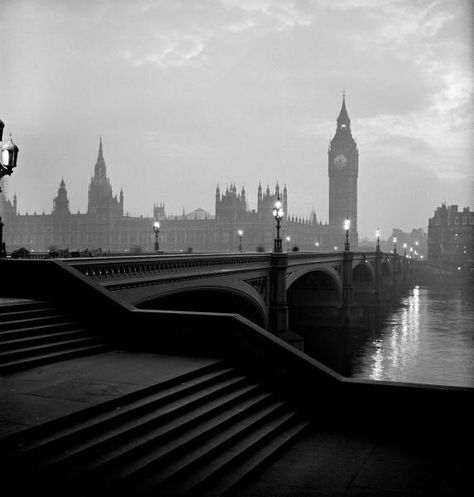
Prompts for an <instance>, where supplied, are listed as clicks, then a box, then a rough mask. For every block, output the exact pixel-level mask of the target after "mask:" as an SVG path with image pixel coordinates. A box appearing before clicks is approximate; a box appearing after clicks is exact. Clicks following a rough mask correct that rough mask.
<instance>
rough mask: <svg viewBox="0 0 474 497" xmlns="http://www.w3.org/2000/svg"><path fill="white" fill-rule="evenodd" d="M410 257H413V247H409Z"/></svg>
mask: <svg viewBox="0 0 474 497" xmlns="http://www.w3.org/2000/svg"><path fill="white" fill-rule="evenodd" d="M410 259H413V247H410Z"/></svg>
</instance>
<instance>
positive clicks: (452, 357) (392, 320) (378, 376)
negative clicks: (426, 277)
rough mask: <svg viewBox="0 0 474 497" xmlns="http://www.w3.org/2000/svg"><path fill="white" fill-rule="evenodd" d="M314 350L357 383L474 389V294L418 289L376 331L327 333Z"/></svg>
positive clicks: (322, 336)
mask: <svg viewBox="0 0 474 497" xmlns="http://www.w3.org/2000/svg"><path fill="white" fill-rule="evenodd" d="M314 331H316V330H314ZM314 331H313V332H314ZM314 345H316V344H314ZM314 345H313V347H312V348H313V352H309V351H308V353H310V354H311V355H313V357H315V358H316V359H319V360H321V362H323V363H326V364H327V365H328V366H330V367H333V368H334V369H336V370H337V371H339V372H340V373H342V374H343V375H345V376H350V377H352V378H365V379H373V380H384V381H397V382H410V383H425V384H426V383H428V384H436V385H452V386H464V387H474V301H473V299H472V294H471V295H466V294H462V293H461V291H459V290H456V289H449V290H442V289H440V288H431V287H423V286H416V287H414V288H413V289H412V290H411V291H410V292H409V293H408V294H407V295H406V296H404V297H402V298H401V300H400V303H399V304H398V305H397V306H394V308H393V309H392V310H391V311H390V312H388V313H387V314H386V315H385V318H384V319H383V320H382V321H381V323H380V325H379V326H377V327H376V328H375V329H372V330H348V331H346V332H344V333H337V332H336V333H334V330H332V332H331V331H323V332H322V334H321V336H320V339H319V340H318V346H317V347H314ZM315 352H316V353H315Z"/></svg>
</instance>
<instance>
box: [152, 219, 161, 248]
mask: <svg viewBox="0 0 474 497" xmlns="http://www.w3.org/2000/svg"><path fill="white" fill-rule="evenodd" d="M153 231H154V233H155V251H156V252H158V251H159V250H160V242H159V241H158V237H159V235H160V221H155V222H154V223H153Z"/></svg>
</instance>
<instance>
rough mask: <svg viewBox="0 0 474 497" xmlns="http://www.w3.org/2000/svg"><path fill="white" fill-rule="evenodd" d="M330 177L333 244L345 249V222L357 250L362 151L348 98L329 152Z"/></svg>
mask: <svg viewBox="0 0 474 497" xmlns="http://www.w3.org/2000/svg"><path fill="white" fill-rule="evenodd" d="M328 174H329V225H330V226H331V231H330V236H331V240H330V245H331V246H339V247H343V246H344V238H345V232H344V229H343V227H344V220H345V219H347V218H348V219H349V220H350V222H351V225H350V231H349V240H350V243H351V248H352V249H356V248H357V244H358V234H357V178H358V174H359V150H358V149H357V143H356V141H355V140H354V138H353V137H352V133H351V120H350V119H349V114H348V113H347V109H346V100H345V96H343V99H342V107H341V111H340V113H339V116H338V118H337V128H336V134H335V135H334V138H333V139H332V140H331V142H330V144H329V149H328Z"/></svg>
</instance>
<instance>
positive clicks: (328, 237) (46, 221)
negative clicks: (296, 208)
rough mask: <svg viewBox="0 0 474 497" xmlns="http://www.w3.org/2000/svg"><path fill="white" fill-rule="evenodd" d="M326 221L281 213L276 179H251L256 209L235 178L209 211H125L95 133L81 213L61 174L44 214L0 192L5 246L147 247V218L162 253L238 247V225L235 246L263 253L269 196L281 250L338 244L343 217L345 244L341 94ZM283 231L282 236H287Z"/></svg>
mask: <svg viewBox="0 0 474 497" xmlns="http://www.w3.org/2000/svg"><path fill="white" fill-rule="evenodd" d="M328 164H329V165H328V171H329V224H327V223H326V224H323V223H322V222H320V221H318V219H317V217H316V214H315V213H314V212H313V213H311V215H310V216H309V217H308V218H300V217H294V216H289V215H288V206H289V204H288V191H287V188H286V186H284V187H283V189H282V190H281V189H280V186H279V185H278V184H277V185H276V186H275V189H274V190H273V191H270V188H269V186H267V187H266V190H265V191H264V190H263V189H262V186H261V185H260V184H259V185H258V189H257V207H256V209H250V208H249V206H248V200H247V196H246V191H245V189H244V188H242V189H240V190H239V191H237V187H236V185H235V184H232V185H230V186H228V187H227V188H226V190H225V191H222V192H221V190H220V188H219V186H218V187H217V189H216V193H215V214H214V215H211V214H209V213H207V212H205V211H204V210H203V209H197V210H195V211H193V212H191V213H188V214H186V213H184V212H183V214H182V215H180V216H169V215H167V214H166V210H165V206H164V204H158V205H154V206H153V216H152V217H151V216H150V217H143V216H140V217H132V216H128V215H126V214H124V194H123V191H120V193H119V195H114V193H113V190H112V185H111V183H110V180H109V178H108V177H107V168H106V164H105V159H104V154H103V147H102V139H101V140H100V143H99V152H98V156H97V161H96V164H95V166H94V175H93V177H92V178H91V181H90V184H89V196H88V205H87V212H86V213H80V212H78V213H71V212H70V208H69V199H68V194H67V189H66V184H65V182H64V179H62V180H61V183H60V186H59V189H58V194H57V196H56V197H55V198H54V200H53V209H52V212H51V214H45V213H44V212H43V213H42V214H38V213H36V212H35V213H34V214H28V213H25V214H20V213H19V212H18V203H17V198H16V195H15V196H14V198H13V201H10V200H9V199H8V195H7V194H6V192H5V191H4V192H2V193H0V216H3V220H4V222H5V229H4V239H5V241H6V244H7V248H8V250H9V251H11V250H14V249H18V248H21V247H24V248H26V249H28V250H30V251H31V250H34V251H46V250H49V249H50V248H51V247H55V248H59V249H62V250H65V249H69V250H70V251H82V250H85V249H89V250H97V249H102V251H124V250H128V251H151V250H153V248H154V241H155V237H154V233H153V222H154V221H155V220H159V221H160V224H161V226H160V234H159V244H160V249H161V250H165V251H168V250H169V251H189V250H193V251H218V252H219V251H223V252H231V251H235V250H238V249H239V247H240V237H239V234H238V231H239V230H242V231H243V235H242V250H244V251H255V250H257V251H269V250H271V249H272V247H273V239H274V237H275V234H276V233H275V231H276V230H275V220H274V218H273V215H272V209H273V207H274V204H275V201H276V199H277V198H280V199H281V201H282V203H283V209H284V212H285V217H284V219H283V220H282V230H281V236H282V239H283V248H284V250H292V249H294V248H296V247H297V248H298V249H300V250H310V251H313V250H334V247H336V246H337V247H338V250H343V247H344V231H343V222H344V220H345V219H346V217H349V219H350V220H351V229H350V242H351V248H352V249H356V248H357V243H358V237H357V176H358V167H359V164H358V149H357V144H356V142H355V140H354V139H353V137H352V134H351V128H350V119H349V116H348V113H347V109H346V104H345V98H343V102H342V108H341V111H340V114H339V117H338V118H337V130H336V134H335V136H334V138H333V139H332V140H331V143H330V145H329V151H328ZM287 237H289V238H290V240H289V241H287Z"/></svg>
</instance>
